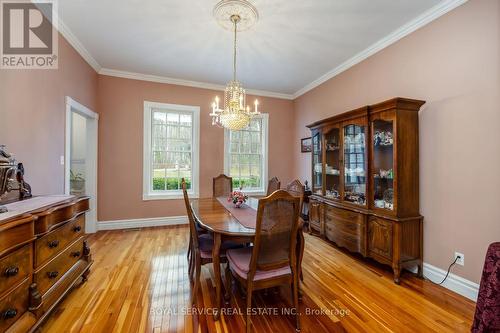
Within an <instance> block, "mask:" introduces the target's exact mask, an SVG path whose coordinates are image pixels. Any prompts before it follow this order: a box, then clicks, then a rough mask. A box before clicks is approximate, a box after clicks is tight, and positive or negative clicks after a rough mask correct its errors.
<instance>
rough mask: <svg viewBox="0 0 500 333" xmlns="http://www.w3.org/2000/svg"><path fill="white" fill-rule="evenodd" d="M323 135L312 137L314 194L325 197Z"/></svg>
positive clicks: (315, 133) (314, 134) (315, 134)
mask: <svg viewBox="0 0 500 333" xmlns="http://www.w3.org/2000/svg"><path fill="white" fill-rule="evenodd" d="M321 146H322V145H321V133H320V132H313V135H312V183H313V184H312V186H313V190H312V192H313V193H314V194H319V195H323V156H322V155H323V154H322V147H321Z"/></svg>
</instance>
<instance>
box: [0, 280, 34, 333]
mask: <svg viewBox="0 0 500 333" xmlns="http://www.w3.org/2000/svg"><path fill="white" fill-rule="evenodd" d="M29 285H30V279H29V278H27V279H25V280H24V281H23V282H22V283H21V284H20V285H19V286H18V287H17V288H16V289H14V290H13V291H12V292H10V293H9V294H7V295H6V296H4V297H3V298H2V299H1V300H0V332H5V330H6V329H7V328H8V327H9V326H11V325H12V324H14V322H15V321H16V320H18V319H19V318H20V317H21V316H22V314H23V313H25V312H26V311H27V310H28V306H29Z"/></svg>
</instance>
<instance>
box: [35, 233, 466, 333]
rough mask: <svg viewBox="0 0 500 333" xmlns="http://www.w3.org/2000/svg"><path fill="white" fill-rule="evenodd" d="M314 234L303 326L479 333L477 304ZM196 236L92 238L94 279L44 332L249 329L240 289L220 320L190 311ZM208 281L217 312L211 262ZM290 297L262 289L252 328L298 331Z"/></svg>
mask: <svg viewBox="0 0 500 333" xmlns="http://www.w3.org/2000/svg"><path fill="white" fill-rule="evenodd" d="M305 236H306V250H305V254H304V262H303V273H304V283H303V284H302V290H303V294H304V296H303V301H302V303H301V305H300V312H301V324H302V332H314V333H320V332H468V331H470V326H471V322H472V317H473V312H474V306H475V304H474V302H472V301H469V300H468V299H466V298H464V297H462V296H459V295H457V294H454V293H452V292H450V291H448V290H447V289H445V288H442V287H439V286H436V285H434V284H432V283H431V282H429V281H423V280H420V279H418V278H416V277H414V276H413V275H412V274H409V273H404V274H403V278H402V282H401V285H399V286H398V285H396V284H394V283H393V281H392V271H391V270H390V269H389V268H386V267H382V266H379V265H377V264H375V263H371V262H370V263H368V264H366V262H363V263H361V262H360V259H359V258H358V257H355V256H352V255H350V254H348V253H346V252H344V251H342V250H339V249H337V248H335V247H332V246H331V245H330V244H328V243H327V242H325V241H323V240H321V239H319V238H317V237H314V236H309V235H305ZM187 239H188V228H187V227H186V226H176V227H159V228H147V229H141V230H131V231H101V232H98V233H96V234H94V235H91V236H90V237H89V243H90V246H91V249H92V255H93V258H94V260H95V262H94V265H93V266H92V271H91V273H90V275H89V280H88V281H87V282H86V283H84V284H82V285H80V286H78V287H77V289H76V290H74V291H73V292H72V293H70V294H69V295H68V297H67V298H66V299H65V300H64V301H63V302H62V303H61V304H60V305H59V307H58V308H57V309H56V310H55V311H54V313H53V315H52V316H50V318H49V319H48V320H47V322H46V323H45V325H44V326H43V328H42V332H193V331H194V332H240V331H243V330H244V322H243V317H242V316H241V315H240V314H238V313H237V308H238V306H240V305H241V306H243V304H244V303H243V301H242V298H241V295H240V294H239V293H238V292H237V291H235V292H234V293H233V294H234V295H236V296H234V297H233V300H232V306H233V307H232V308H229V307H228V308H227V310H226V314H224V313H223V315H222V316H221V320H220V321H218V322H214V321H213V320H212V316H211V315H210V313H208V314H207V313H203V312H202V313H201V314H199V315H195V314H193V311H187V310H186V306H188V305H189V299H190V288H191V287H190V283H189V280H188V277H187V260H186V246H187ZM201 286H202V288H201V292H200V294H199V297H198V298H199V299H200V298H202V301H201V300H200V301H199V303H200V305H201V302H203V306H199V308H200V309H203V308H205V309H209V310H210V307H211V306H212V304H213V300H214V299H215V295H214V281H213V271H212V267H211V265H206V266H205V267H204V268H203V274H202V284H201ZM289 295H290V291H289V289H288V288H283V289H282V290H280V291H279V295H278V294H275V293H273V292H269V293H268V294H265V293H264V292H257V293H256V294H254V298H253V299H254V303H253V306H254V307H255V308H261V310H260V311H261V312H265V313H267V314H261V315H256V316H254V317H253V319H252V322H253V325H254V330H253V332H294V331H295V329H294V316H293V315H286V314H285V315H281V313H282V311H286V309H287V308H288V307H290V300H289V299H290V297H289ZM189 309H190V308H189ZM235 309H236V310H235ZM322 309H323V310H324V311H323V313H320V312H321V310H322ZM255 311H257V310H255ZM273 311H278V313H279V314H274V313H271V312H273ZM187 312H189V313H187ZM230 312H232V313H230ZM193 326H194V327H195V328H194V329H193Z"/></svg>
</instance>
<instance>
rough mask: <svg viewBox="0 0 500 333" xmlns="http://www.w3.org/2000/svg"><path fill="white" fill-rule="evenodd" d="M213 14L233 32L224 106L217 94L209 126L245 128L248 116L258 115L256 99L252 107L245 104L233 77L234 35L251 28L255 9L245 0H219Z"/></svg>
mask: <svg viewBox="0 0 500 333" xmlns="http://www.w3.org/2000/svg"><path fill="white" fill-rule="evenodd" d="M213 15H214V18H215V20H216V21H217V22H218V23H219V25H220V26H221V27H223V28H224V29H226V30H232V31H233V32H234V47H233V80H232V81H230V82H229V83H228V84H227V86H226V89H225V90H224V109H221V108H220V107H219V96H216V97H215V101H214V102H213V103H212V112H211V113H210V116H211V117H212V125H218V126H221V127H225V128H228V129H231V130H235V131H237V130H240V129H242V128H245V127H246V126H247V125H248V123H249V122H250V119H251V118H252V117H254V116H255V115H258V114H260V112H259V111H258V105H259V102H258V101H257V100H255V102H254V105H255V107H254V110H253V111H251V110H250V107H249V106H248V105H246V94H245V89H243V86H242V85H241V83H240V82H239V81H238V80H237V79H236V37H237V32H238V31H244V30H248V29H250V28H251V27H252V26H253V25H254V24H255V23H256V22H257V20H258V19H259V14H258V12H257V9H256V8H255V7H254V6H253V5H252V4H251V3H249V2H248V1H245V0H222V1H220V2H219V3H217V5H215V7H214V11H213Z"/></svg>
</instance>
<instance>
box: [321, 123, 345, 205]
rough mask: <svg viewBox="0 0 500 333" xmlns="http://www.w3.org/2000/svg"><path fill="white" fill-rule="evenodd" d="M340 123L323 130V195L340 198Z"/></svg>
mask: <svg viewBox="0 0 500 333" xmlns="http://www.w3.org/2000/svg"><path fill="white" fill-rule="evenodd" d="M340 137H341V136H340V125H336V126H335V127H333V128H330V129H327V130H326V131H325V135H324V138H325V142H324V147H325V148H324V149H325V196H326V197H327V198H329V199H335V200H340V193H341V191H340V189H341V186H342V185H341V183H342V173H341V167H340V165H341V163H340V162H341V159H342V155H341V146H342V145H341V141H340Z"/></svg>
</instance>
